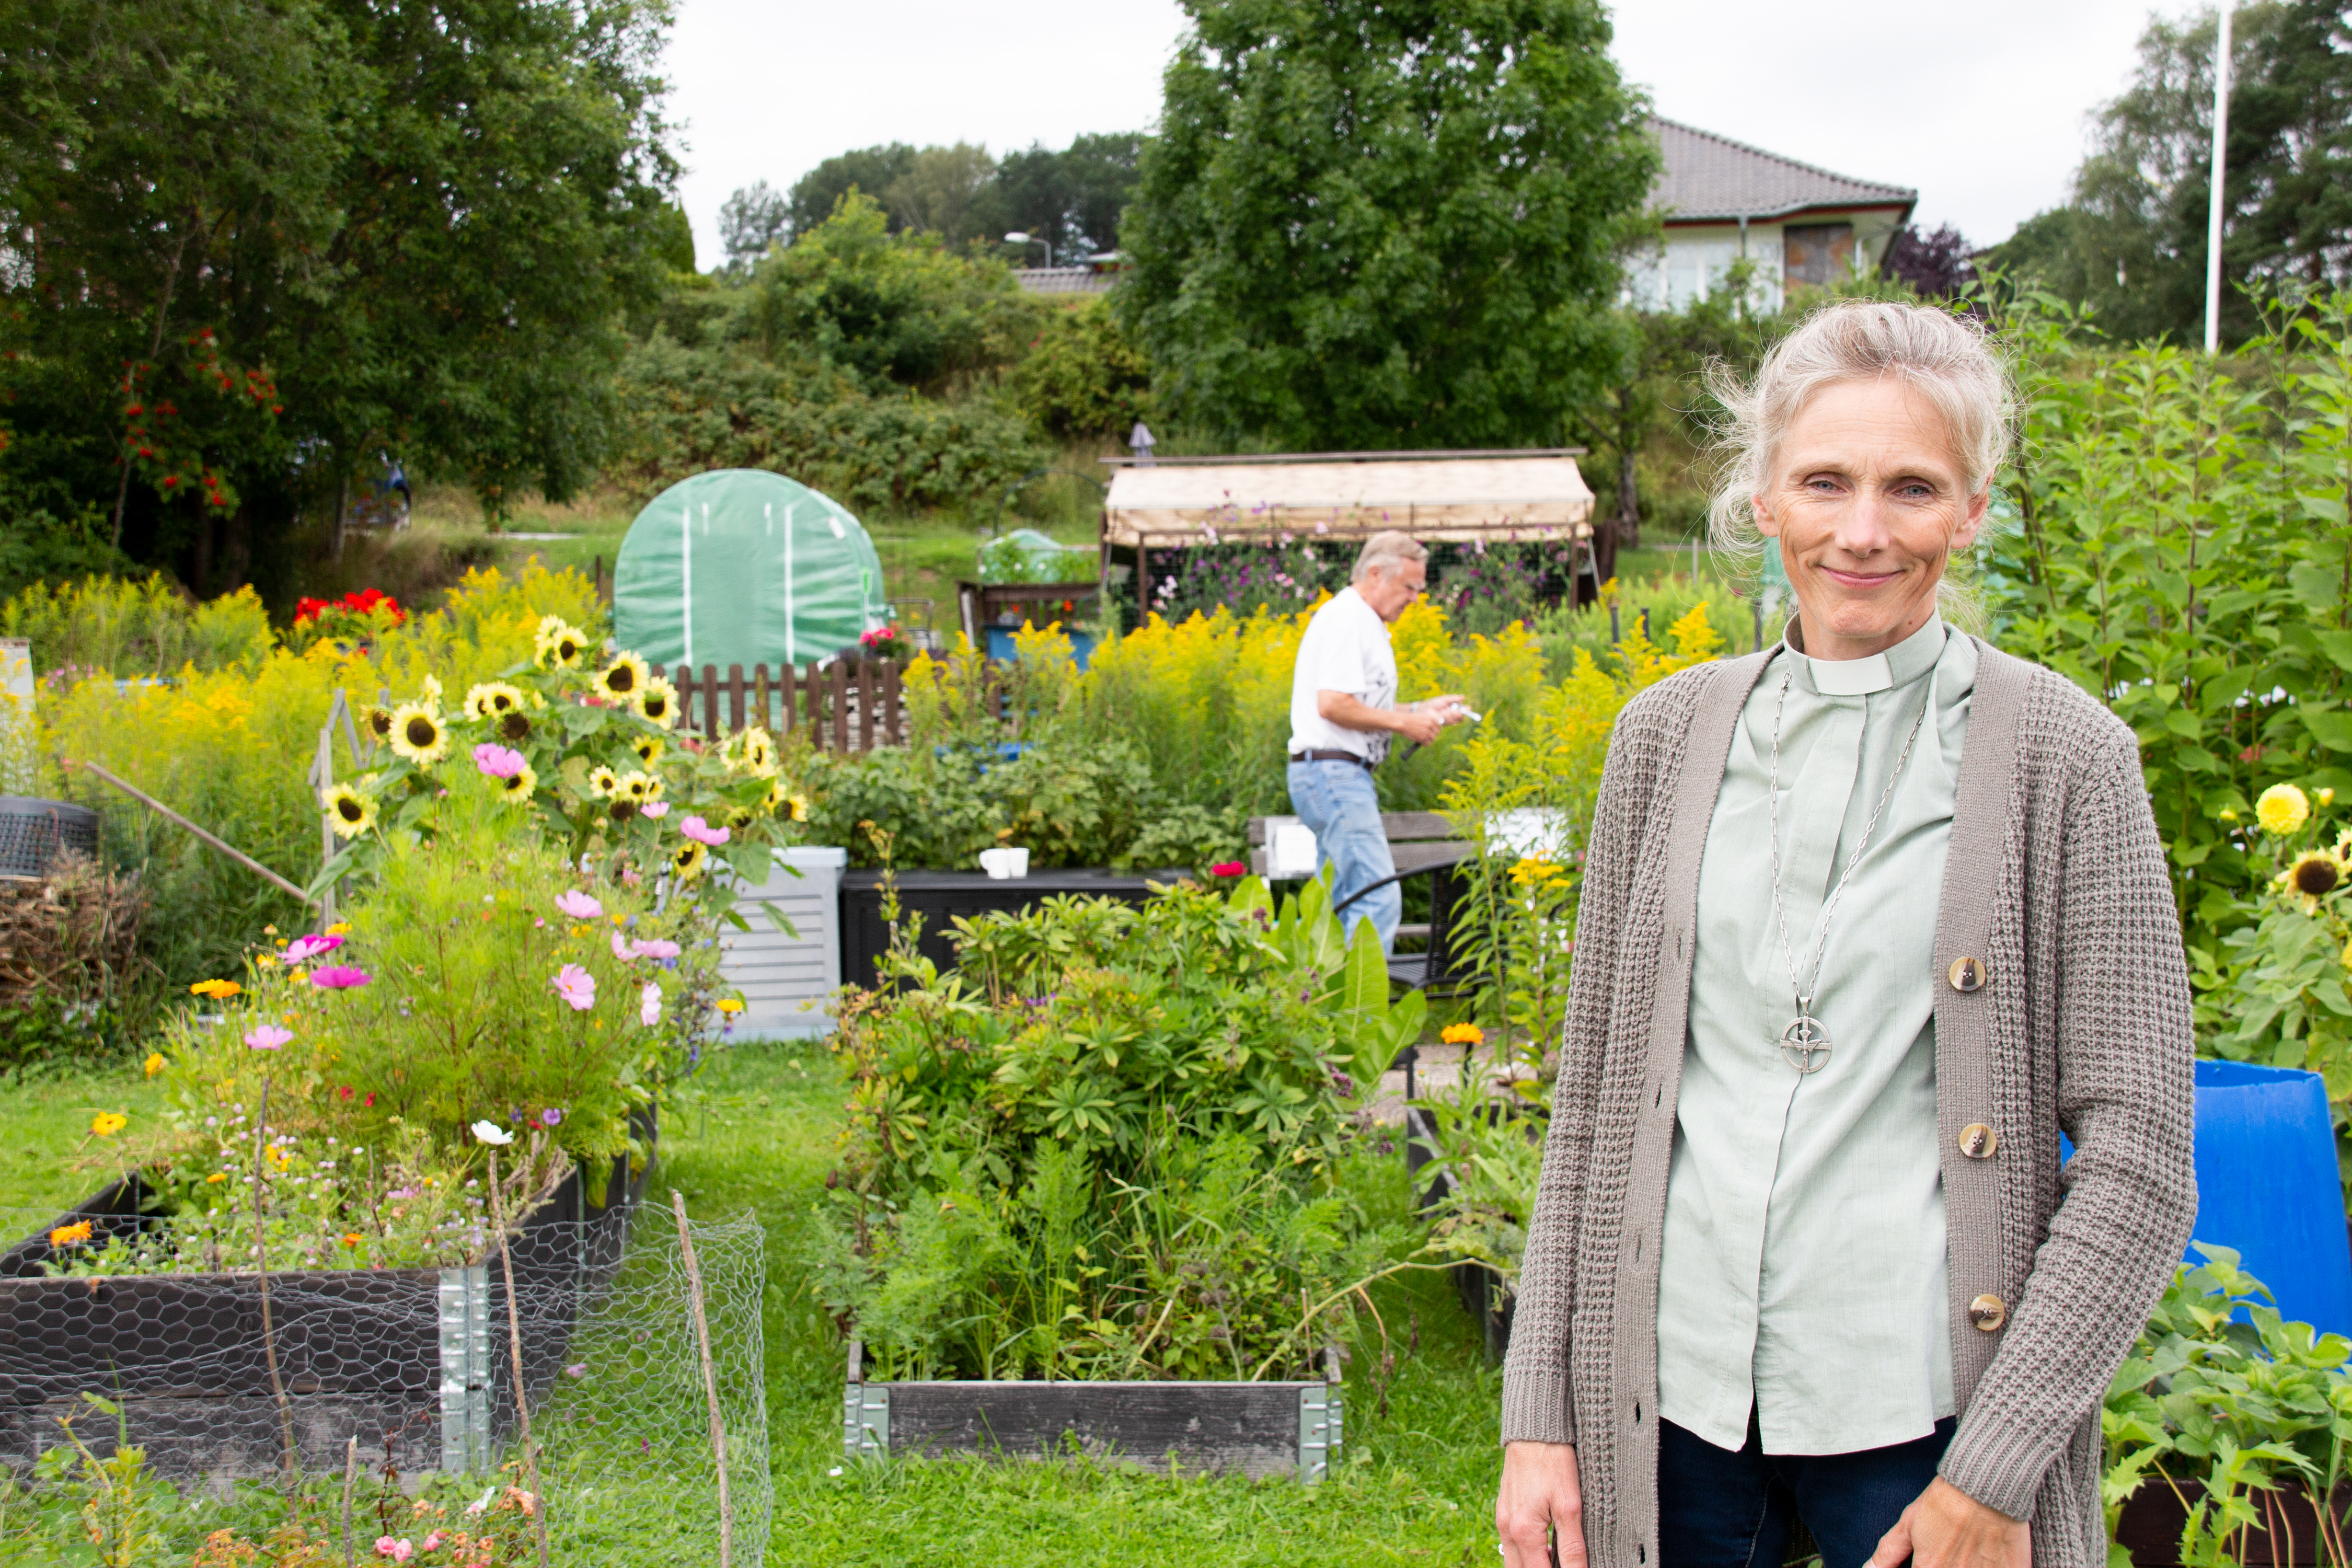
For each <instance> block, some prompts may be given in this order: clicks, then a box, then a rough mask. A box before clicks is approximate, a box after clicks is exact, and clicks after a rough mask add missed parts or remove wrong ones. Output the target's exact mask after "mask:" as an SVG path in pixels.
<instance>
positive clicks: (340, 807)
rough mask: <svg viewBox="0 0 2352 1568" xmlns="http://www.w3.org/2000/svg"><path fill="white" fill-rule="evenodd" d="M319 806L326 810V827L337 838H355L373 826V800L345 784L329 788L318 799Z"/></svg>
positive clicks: (374, 810)
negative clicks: (328, 827) (333, 832)
mask: <svg viewBox="0 0 2352 1568" xmlns="http://www.w3.org/2000/svg"><path fill="white" fill-rule="evenodd" d="M319 804H320V805H322V806H324V807H325V808H326V811H327V826H330V827H331V828H333V829H334V830H335V837H338V838H357V837H359V836H360V835H361V834H362V833H365V832H366V831H367V830H368V829H369V828H371V827H373V826H375V818H376V804H375V800H374V798H373V796H370V795H362V794H361V793H360V792H359V791H357V790H355V789H353V788H352V786H351V785H349V784H333V785H331V786H329V788H328V790H327V793H326V794H324V795H320V797H319Z"/></svg>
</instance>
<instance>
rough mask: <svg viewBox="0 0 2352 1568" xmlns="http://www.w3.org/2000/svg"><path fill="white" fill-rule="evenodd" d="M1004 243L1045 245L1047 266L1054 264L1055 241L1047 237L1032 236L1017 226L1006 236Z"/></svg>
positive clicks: (1050, 266)
mask: <svg viewBox="0 0 2352 1568" xmlns="http://www.w3.org/2000/svg"><path fill="white" fill-rule="evenodd" d="M1004 243H1005V244H1007V245H1042V246H1044V247H1045V266H1046V267H1047V268H1048V269H1050V268H1052V267H1053V265H1054V242H1053V241H1052V240H1050V239H1047V238H1045V237H1043V236H1042V235H1040V236H1035V237H1032V236H1030V235H1026V234H1024V233H1022V232H1021V231H1020V230H1019V229H1017V228H1016V229H1014V230H1013V232H1012V233H1011V234H1008V235H1006V236H1005V237H1004Z"/></svg>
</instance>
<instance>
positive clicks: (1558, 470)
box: [1103, 452, 1592, 549]
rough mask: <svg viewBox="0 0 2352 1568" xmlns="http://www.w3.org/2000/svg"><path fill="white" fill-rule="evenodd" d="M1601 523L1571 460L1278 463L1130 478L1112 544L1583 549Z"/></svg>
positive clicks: (1195, 463)
mask: <svg viewBox="0 0 2352 1568" xmlns="http://www.w3.org/2000/svg"><path fill="white" fill-rule="evenodd" d="M1591 516H1592V491H1591V488H1590V487H1588V486H1587V485H1586V484H1585V482H1584V476H1583V475H1582V474H1581V473H1580V472H1579V471H1578V469H1577V467H1576V459H1575V458H1573V457H1571V456H1569V455H1566V454H1564V453H1556V452H1545V453H1530V454H1527V455H1524V456H1518V455H1504V454H1496V453H1485V452H1481V453H1477V454H1475V455H1473V454H1464V455H1456V454H1452V453H1445V452H1424V453H1413V454H1410V455H1403V456H1395V455H1390V454H1381V455H1380V457H1379V458H1376V459H1372V460H1357V459H1356V458H1351V457H1349V455H1346V454H1336V455H1325V454H1319V453H1318V454H1314V455H1313V456H1312V457H1303V456H1301V455H1297V454H1289V455H1283V454H1276V455H1273V456H1269V457H1264V458H1230V459H1214V460H1202V459H1199V458H1194V459H1190V460H1188V461H1185V462H1182V463H1171V464H1168V465H1165V466H1160V465H1154V466H1151V467H1144V466H1140V465H1129V466H1124V467H1121V468H1119V469H1118V471H1117V472H1116V473H1114V474H1113V475H1112V477H1111V481H1110V493H1109V495H1108V498H1107V500H1106V502H1105V506H1104V512H1103V542H1105V543H1106V544H1111V545H1121V546H1130V547H1131V546H1134V545H1138V544H1143V545H1146V546H1148V547H1150V548H1152V549H1178V548H1182V547H1184V546H1187V545H1202V544H1210V543H1215V542H1232V541H1244V540H1260V539H1266V538H1271V537H1274V536H1275V535H1277V534H1281V533H1322V534H1331V535H1338V536H1340V537H1361V536H1362V535H1365V534H1369V533H1377V532H1379V531H1381V530H1382V529H1388V528H1401V529H1404V530H1406V531H1410V532H1411V533H1412V535H1413V536H1414V537H1415V538H1417V539H1420V540H1422V541H1423V542H1431V543H1434V542H1441V541H1452V542H1469V541H1472V540H1478V539H1485V540H1496V539H1510V538H1514V537H1517V538H1527V537H1529V536H1540V535H1542V534H1545V533H1566V534H1569V535H1570V536H1571V537H1582V536H1583V535H1585V534H1587V533H1589V532H1590V531H1591Z"/></svg>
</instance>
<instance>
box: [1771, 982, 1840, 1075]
mask: <svg viewBox="0 0 2352 1568" xmlns="http://www.w3.org/2000/svg"><path fill="white" fill-rule="evenodd" d="M1780 1055H1781V1056H1782V1057H1783V1058H1786V1060H1787V1061H1788V1064H1789V1065H1790V1067H1792V1068H1796V1069H1797V1070H1798V1071H1799V1072H1819V1071H1821V1070H1822V1068H1824V1067H1826V1066H1828V1065H1829V1059H1830V1032H1829V1031H1828V1030H1827V1029H1825V1028H1823V1027H1822V1021H1821V1020H1820V1019H1819V1018H1816V1017H1814V1016H1813V1009H1812V1003H1811V998H1804V999H1801V1000H1800V1001H1799V1002H1798V1004H1797V1016H1795V1017H1794V1018H1791V1019H1790V1020H1789V1026H1788V1027H1787V1028H1785V1029H1783V1030H1781V1031H1780Z"/></svg>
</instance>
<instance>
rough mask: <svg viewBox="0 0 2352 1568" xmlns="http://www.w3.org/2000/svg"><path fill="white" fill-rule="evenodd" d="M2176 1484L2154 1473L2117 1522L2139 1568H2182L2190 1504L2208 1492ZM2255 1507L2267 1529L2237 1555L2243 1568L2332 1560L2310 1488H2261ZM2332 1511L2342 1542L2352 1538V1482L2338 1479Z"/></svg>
mask: <svg viewBox="0 0 2352 1568" xmlns="http://www.w3.org/2000/svg"><path fill="white" fill-rule="evenodd" d="M2204 1495H2205V1488H2204V1485H2203V1483H2201V1482H2199V1481H2182V1482H2179V1493H2177V1494H2176V1493H2175V1492H2174V1490H2173V1483H2171V1482H2168V1481H2167V1480H2166V1479H2164V1478H2163V1477H2161V1476H2151V1477H2149V1478H2148V1479H2147V1481H2146V1482H2144V1483H2143V1484H2142V1485H2141V1487H2140V1489H2139V1490H2137V1491H2136V1492H2134V1493H2132V1495H2131V1497H2130V1498H2129V1499H2128V1500H2126V1502H2125V1503H2124V1511H2123V1518H2122V1519H2121V1520H2119V1521H2117V1523H2116V1542H2117V1543H2118V1544H2119V1545H2121V1546H2123V1547H2125V1548H2126V1549H2127V1550H2128V1551H2129V1552H2131V1560H2132V1563H2133V1568H2177V1565H2178V1564H2179V1562H2180V1531H2181V1528H2182V1527H2183V1526H2184V1525H2186V1524H2187V1523H2188V1522H2189V1504H2193V1503H2195V1502H2196V1501H2197V1500H2199V1499H2200V1498H2201V1497H2203V1496H2204ZM2248 1500H2249V1501H2250V1502H2252V1504H2253V1505H2254V1509H2255V1511H2256V1512H2258V1513H2262V1514H2263V1515H2265V1517H2266V1521H2267V1522H2266V1524H2265V1526H2264V1527H2263V1528H2260V1529H2254V1530H2249V1531H2247V1532H2246V1537H2245V1546H2244V1550H2243V1551H2242V1552H2241V1553H2240V1554H2239V1556H2238V1557H2237V1559H2236V1560H2237V1562H2239V1563H2241V1564H2242V1568H2288V1564H2316V1563H2324V1562H2326V1561H2328V1554H2327V1553H2326V1552H2323V1551H2321V1549H2320V1542H2319V1510H2318V1508H2317V1506H2316V1502H2315V1499H2314V1498H2313V1497H2312V1495H2311V1493H2310V1492H2308V1491H2276V1492H2255V1493H2252V1494H2251V1496H2250V1497H2249V1498H2248ZM2330 1502H2331V1504H2332V1506H2331V1507H2330V1509H2329V1511H2330V1512H2331V1513H2332V1514H2334V1515H2335V1519H2336V1531H2338V1532H2339V1533H2338V1535H2337V1539H2338V1540H2346V1541H2352V1481H2338V1482H2337V1483H2336V1495H2335V1496H2334V1497H2333V1498H2332V1499H2331V1500H2330Z"/></svg>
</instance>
